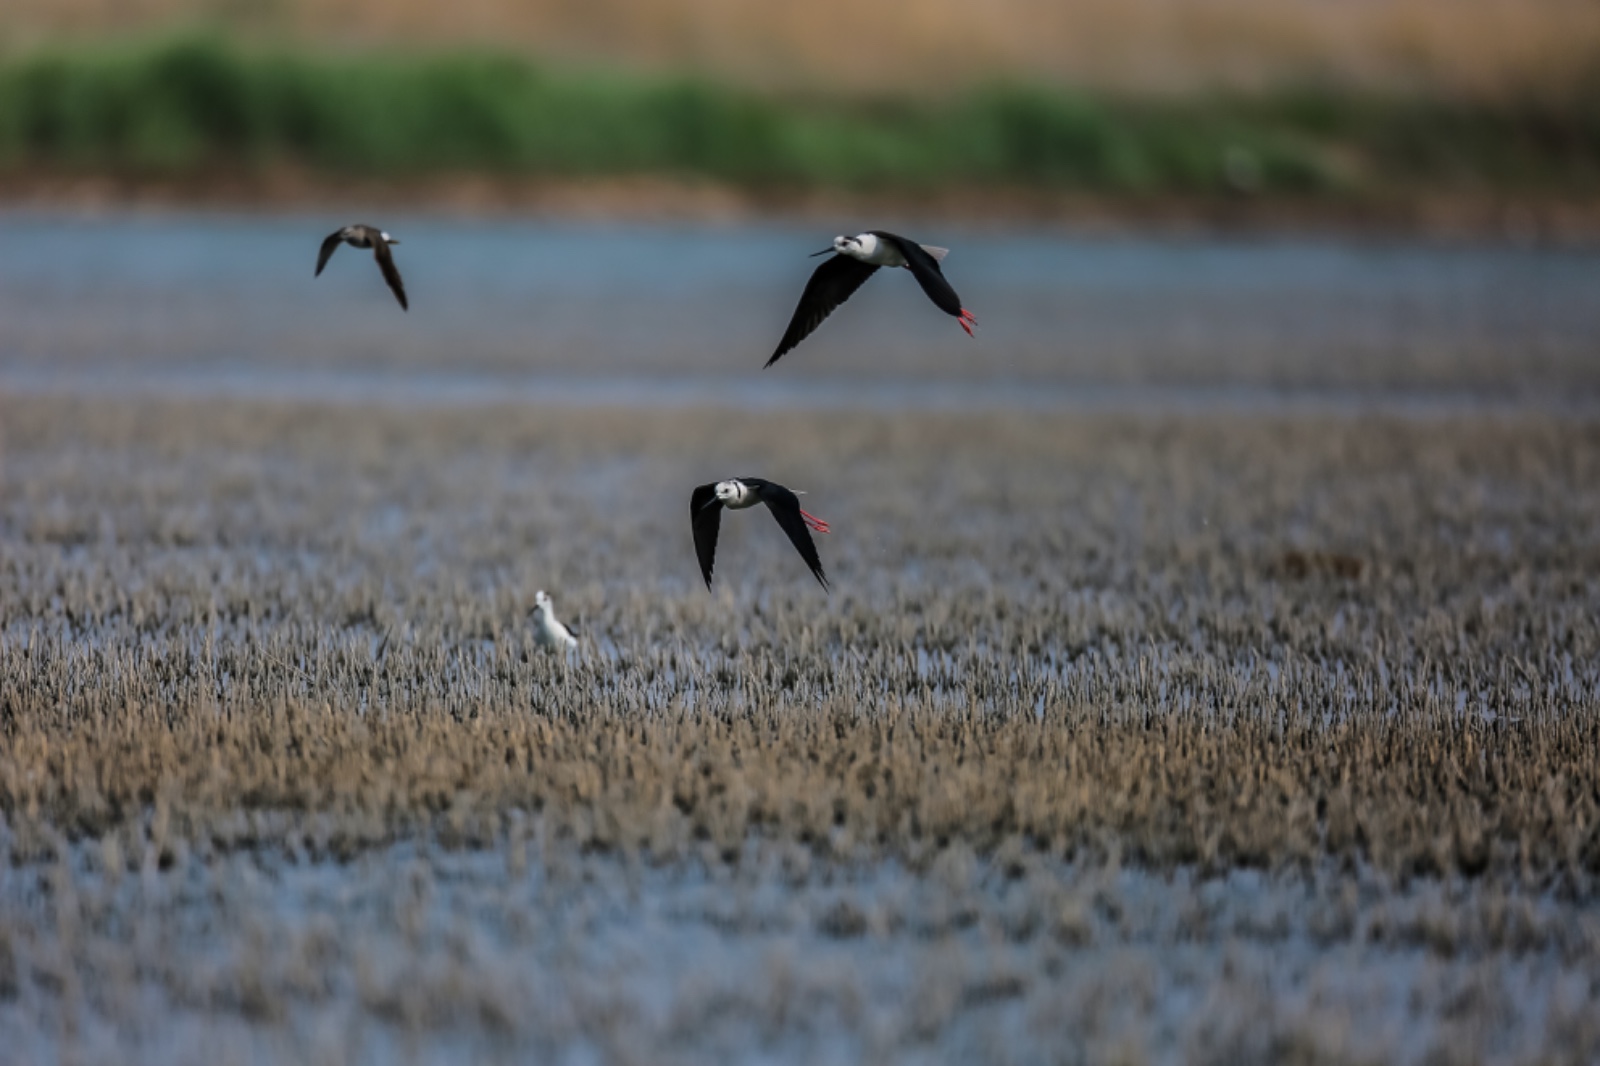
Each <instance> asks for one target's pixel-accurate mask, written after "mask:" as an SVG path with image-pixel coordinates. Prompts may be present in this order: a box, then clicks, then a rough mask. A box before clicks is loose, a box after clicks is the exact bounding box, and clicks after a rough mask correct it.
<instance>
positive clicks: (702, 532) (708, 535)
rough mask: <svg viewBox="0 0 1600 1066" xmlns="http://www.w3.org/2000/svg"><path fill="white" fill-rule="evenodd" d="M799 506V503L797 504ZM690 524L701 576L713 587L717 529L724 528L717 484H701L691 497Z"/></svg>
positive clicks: (707, 584) (708, 585)
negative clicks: (712, 577) (712, 570)
mask: <svg viewBox="0 0 1600 1066" xmlns="http://www.w3.org/2000/svg"><path fill="white" fill-rule="evenodd" d="M797 506H798V505H797ZM689 524H690V525H691V526H692V527H693V529H694V554H695V556H696V558H698V559H699V560H700V576H701V577H703V578H705V579H706V588H707V590H709V589H710V588H711V569H712V567H713V566H715V565H716V561H717V531H718V530H719V529H721V528H722V501H721V500H719V499H717V486H716V483H715V482H713V483H711V484H710V485H701V486H700V487H699V488H697V489H695V490H694V493H693V494H692V495H691V496H690V497H689Z"/></svg>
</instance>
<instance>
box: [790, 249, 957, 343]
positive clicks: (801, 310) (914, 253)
mask: <svg viewBox="0 0 1600 1066" xmlns="http://www.w3.org/2000/svg"><path fill="white" fill-rule="evenodd" d="M829 252H832V253H834V255H833V258H832V259H829V260H827V261H826V262H824V263H823V264H822V265H821V266H819V267H817V269H816V270H815V271H814V272H813V273H812V275H811V280H810V281H808V282H806V288H805V291H804V292H802V293H801V294H800V306H798V307H796V308H795V309H794V317H793V318H791V319H790V320H789V328H788V329H786V330H784V333H783V340H781V341H779V342H778V350H777V351H775V352H773V353H772V358H771V359H768V360H767V362H766V366H764V367H762V369H763V370H765V369H766V367H768V366H771V365H772V364H773V363H776V362H777V361H778V360H779V359H781V358H782V357H783V356H784V355H786V354H788V353H789V352H790V351H792V350H793V349H794V347H795V345H797V344H799V343H800V342H801V341H803V340H805V339H806V338H807V337H809V336H811V333H812V331H813V330H815V329H816V328H817V327H818V326H820V325H822V320H823V319H825V318H827V317H828V316H829V315H831V314H833V311H834V308H836V307H838V306H839V305H840V304H842V303H844V302H845V301H846V300H848V299H850V297H851V296H852V295H853V294H854V293H855V291H856V290H857V289H859V288H861V286H862V284H863V283H865V282H866V280H867V279H868V278H870V277H872V275H873V273H874V272H875V271H876V270H877V269H878V268H879V267H885V266H886V267H905V268H906V269H907V270H909V271H911V273H912V274H913V275H914V276H915V277H916V279H917V283H918V284H919V285H921V286H922V291H923V292H925V293H927V294H928V299H930V300H932V301H933V302H934V304H935V306H937V307H938V308H939V310H941V311H943V312H944V313H945V314H947V315H953V316H954V317H955V320H956V321H957V322H959V323H961V328H962V329H964V330H966V331H967V336H969V337H970V336H972V327H973V326H974V325H976V324H977V321H978V320H977V318H976V317H974V316H973V314H972V312H971V311H968V310H967V309H966V308H965V307H962V306H961V297H959V296H957V295H956V290H955V289H953V288H951V287H950V283H949V282H948V281H946V280H945V279H944V271H942V270H940V269H939V261H940V260H941V259H943V258H944V257H945V256H947V255H949V254H950V249H948V248H937V247H935V246H933V245H931V244H918V243H917V242H916V241H912V240H907V239H906V238H905V237H899V236H896V235H895V234H893V233H885V232H884V231H883V230H871V231H869V232H867V233H858V234H856V235H855V236H854V237H835V238H834V239H833V247H832V248H824V249H823V250H822V251H820V252H814V253H813V256H817V255H827V254H828V253H829Z"/></svg>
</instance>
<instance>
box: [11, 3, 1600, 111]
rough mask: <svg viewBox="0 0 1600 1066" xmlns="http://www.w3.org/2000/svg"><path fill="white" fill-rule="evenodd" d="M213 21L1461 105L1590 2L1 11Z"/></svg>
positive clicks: (140, 6)
mask: <svg viewBox="0 0 1600 1066" xmlns="http://www.w3.org/2000/svg"><path fill="white" fill-rule="evenodd" d="M197 24H198V25H211V26H222V27H227V28H232V29H239V30H242V31H244V32H246V33H253V34H261V35H268V36H276V37H291V38H298V39H302V40H308V41H315V42H317V43H318V44H321V45H324V46H329V47H356V46H371V45H396V44H398V45H406V46H415V47H427V48H434V47H437V46H439V45H441V44H457V43H459V44H466V43H470V44H487V45H493V46H496V47H508V46H509V47H516V48H520V49H524V50H526V51H529V52H532V53H536V54H539V55H543V56H547V57H549V58H552V59H557V60H562V61H566V62H574V61H586V60H593V59H603V60H607V61H612V62H622V63H633V62H637V63H646V64H651V65H660V66H668V67H674V68H683V67H691V68H697V69H701V70H704V71H707V72H714V73H718V74H727V75H732V76H734V77H736V78H738V79H741V80H748V81H752V82H757V83H776V84H789V85H794V84H799V85H821V84H826V85H830V86H844V87H849V88H886V87H916V88H926V87H937V86H941V85H949V84H951V83H958V84H959V83H965V82H970V81H973V80H982V79H989V78H995V77H1006V78H1028V79H1043V80H1046V81H1051V82H1062V83H1072V84H1082V85H1093V86H1103V87H1111V88H1116V89H1126V90H1134V91H1141V92H1143V91H1161V92H1166V91H1173V90H1182V89H1188V88H1193V87H1196V86H1216V85H1226V86H1251V85H1260V84H1262V83H1272V82H1280V81H1283V80H1300V79H1317V80H1325V81H1331V82H1333V83H1347V84H1356V85H1377V86H1386V87H1395V88H1401V89H1423V90H1437V91H1443V92H1448V93H1468V94H1475V95H1479V94H1481V95H1491V96H1492V95H1502V94H1523V93H1526V92H1529V91H1532V92H1535V93H1537V92H1543V91H1556V92H1562V91H1570V90H1571V89H1572V87H1573V86H1574V85H1575V84H1577V83H1579V82H1580V81H1582V80H1584V79H1592V78H1593V77H1594V74H1595V71H1596V62H1597V57H1600V6H1597V5H1595V4H1594V3H1591V2H1589V0H1345V2H1336V0H1060V2H1057V0H987V2H984V3H981V4H980V3H973V2H971V0H917V2H915V3H882V4H878V3H861V2H859V0H810V2H807V3H750V2H748V0H582V2H577V0H530V2H526V3H513V2H511V0H455V2H452V3H448V4H441V3H434V2H431V0H273V2H261V3H245V2H239V0H9V2H8V4H7V10H6V16H5V23H4V26H3V27H0V34H3V36H0V42H4V43H7V44H11V45H17V44H21V43H26V42H29V41H36V40H38V39H40V38H42V37H49V36H57V35H63V34H67V35H86V36H101V35H106V34H115V33H126V32H130V31H150V30H154V29H162V28H171V27H175V26H193V25H197Z"/></svg>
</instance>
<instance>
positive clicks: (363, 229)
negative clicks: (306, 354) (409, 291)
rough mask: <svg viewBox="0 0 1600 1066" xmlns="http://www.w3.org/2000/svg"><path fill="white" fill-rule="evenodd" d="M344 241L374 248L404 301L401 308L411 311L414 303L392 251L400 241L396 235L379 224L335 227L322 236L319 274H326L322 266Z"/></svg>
mask: <svg viewBox="0 0 1600 1066" xmlns="http://www.w3.org/2000/svg"><path fill="white" fill-rule="evenodd" d="M340 242H343V243H345V244H348V245H349V246H350V247H352V248H371V249H372V258H374V259H376V260H377V261H378V269H379V270H381V271H383V280H384V281H387V282H388V283H389V288H390V289H392V290H394V298H395V299H396V300H399V301H400V310H402V311H409V310H410V309H411V307H410V305H409V304H407V303H406V286H405V282H403V281H401V280H400V271H399V269H398V268H397V267H396V266H395V265H394V256H393V255H392V254H390V252H389V245H391V244H399V243H400V242H399V241H398V240H396V239H395V238H393V237H391V236H389V235H388V234H387V233H385V232H384V231H383V230H381V229H379V228H378V227H377V226H367V225H363V224H362V223H359V222H358V223H356V224H355V225H353V226H345V227H343V228H342V229H338V230H335V231H334V232H332V233H330V234H328V235H327V236H326V237H324V238H323V239H322V250H321V251H320V252H318V253H317V273H316V275H315V276H317V277H321V276H322V268H323V267H325V266H327V265H328V260H329V259H330V258H332V256H333V253H334V250H335V249H337V248H338V247H339V244H340Z"/></svg>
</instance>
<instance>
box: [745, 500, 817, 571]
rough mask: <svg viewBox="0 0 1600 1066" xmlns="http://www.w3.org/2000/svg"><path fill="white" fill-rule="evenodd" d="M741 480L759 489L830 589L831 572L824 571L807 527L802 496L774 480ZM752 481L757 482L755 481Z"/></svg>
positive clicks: (784, 528) (799, 550)
mask: <svg viewBox="0 0 1600 1066" xmlns="http://www.w3.org/2000/svg"><path fill="white" fill-rule="evenodd" d="M741 480H743V481H745V483H746V484H749V485H750V486H751V488H753V489H755V490H756V495H758V496H760V497H761V502H763V503H765V504H766V505H767V508H768V509H769V510H770V511H771V512H772V517H774V518H776V519H777V520H778V525H780V526H782V527H783V531H784V532H785V533H787V534H789V540H790V541H791V542H793V544H794V546H795V550H797V551H798V552H799V553H800V558H802V559H804V560H805V561H806V565H807V566H809V567H810V568H811V573H812V575H813V576H814V577H816V579H817V580H818V581H819V582H821V583H822V587H823V588H827V587H828V575H827V574H825V573H823V572H822V558H821V557H820V556H818V555H817V546H816V544H815V543H813V542H812V540H811V531H810V530H809V529H807V528H806V520H805V519H804V518H803V517H802V516H801V514H800V497H798V496H796V495H795V494H794V493H793V492H790V491H789V490H788V489H786V488H784V487H783V486H782V485H774V484H773V483H772V482H770V481H759V480H757V479H753V478H747V479H741ZM752 482H754V484H751V483H752Z"/></svg>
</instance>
